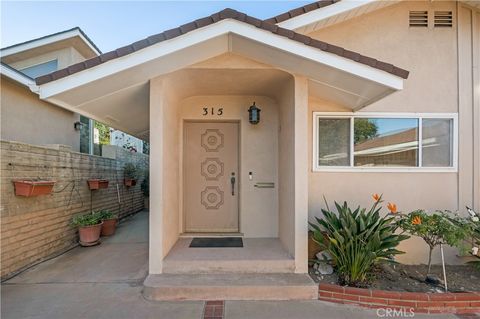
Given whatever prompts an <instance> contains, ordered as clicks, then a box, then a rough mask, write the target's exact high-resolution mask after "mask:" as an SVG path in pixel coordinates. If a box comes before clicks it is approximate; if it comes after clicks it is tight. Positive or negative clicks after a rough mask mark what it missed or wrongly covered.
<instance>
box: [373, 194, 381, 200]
mask: <svg viewBox="0 0 480 319" xmlns="http://www.w3.org/2000/svg"><path fill="white" fill-rule="evenodd" d="M372 198H373V200H374V201H376V202H378V201H379V200H380V195H378V194H377V193H375V194H373V195H372Z"/></svg>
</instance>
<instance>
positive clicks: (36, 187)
mask: <svg viewBox="0 0 480 319" xmlns="http://www.w3.org/2000/svg"><path fill="white" fill-rule="evenodd" d="M12 182H13V185H14V187H15V195H16V196H25V197H32V196H39V195H48V194H50V193H52V190H53V186H54V185H55V181H32V180H14V181H12Z"/></svg>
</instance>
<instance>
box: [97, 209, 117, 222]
mask: <svg viewBox="0 0 480 319" xmlns="http://www.w3.org/2000/svg"><path fill="white" fill-rule="evenodd" d="M97 214H98V216H99V218H100V219H101V220H107V219H114V218H118V216H117V215H116V214H114V213H113V212H111V211H109V210H107V209H104V210H100V211H98V212H97Z"/></svg>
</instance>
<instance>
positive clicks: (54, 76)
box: [35, 0, 409, 85]
mask: <svg viewBox="0 0 480 319" xmlns="http://www.w3.org/2000/svg"><path fill="white" fill-rule="evenodd" d="M335 1H338V0H328V1H320V2H322V3H324V2H335ZM318 5H320V4H318ZM297 11H299V10H297ZM297 11H295V12H297ZM224 19H234V20H237V21H241V22H244V23H248V24H250V25H252V26H255V27H257V28H261V29H263V30H266V31H269V32H272V33H274V34H276V35H279V36H282V37H286V38H289V39H292V40H293V41H297V42H300V43H303V44H305V45H308V46H311V47H314V48H317V49H320V50H322V51H325V52H329V53H332V54H335V55H338V56H341V57H344V58H346V59H349V60H353V61H356V62H358V63H362V64H366V65H369V66H371V67H373V68H376V69H379V70H382V71H385V72H388V73H391V74H393V75H396V76H398V77H401V78H404V79H406V78H407V77H408V74H409V72H408V71H407V70H404V69H401V68H399V67H396V66H394V65H392V64H390V63H386V62H382V61H377V60H376V59H373V58H371V57H367V56H364V55H361V54H359V53H356V52H352V51H348V50H345V49H344V48H341V47H338V46H335V45H331V44H328V43H326V42H323V41H320V40H316V39H313V38H311V37H308V36H306V35H303V34H300V33H296V32H294V31H292V30H289V29H285V28H281V27H279V26H277V25H275V24H273V23H271V22H268V21H267V20H264V21H262V20H260V19H257V18H254V17H251V16H248V15H246V14H244V13H241V12H238V11H236V10H233V9H224V10H222V11H220V12H217V13H215V14H213V15H211V16H209V17H205V18H201V19H198V20H195V21H193V22H190V23H187V24H184V25H182V26H180V27H178V28H173V29H170V30H167V31H164V32H162V33H159V34H155V35H152V36H150V37H148V38H146V39H143V40H140V41H137V42H134V43H132V44H130V45H126V46H124V47H121V48H118V49H116V50H114V51H110V52H106V53H103V54H101V55H99V56H97V57H94V58H91V59H88V60H86V61H84V62H80V63H77V64H73V65H71V66H69V67H68V68H65V69H62V70H58V71H55V72H53V73H50V74H46V75H43V76H40V77H38V78H36V79H35V82H36V83H37V85H42V84H45V83H48V82H52V81H55V80H58V79H60V78H63V77H66V76H68V75H71V74H74V73H77V72H81V71H83V70H85V69H89V68H92V67H95V66H97V65H99V64H102V63H105V62H107V61H110V60H113V59H116V58H118V57H121V56H125V55H128V54H131V53H133V52H135V51H138V50H141V49H144V48H146V47H148V46H151V45H154V44H156V43H159V42H162V41H165V40H169V39H173V38H176V37H178V36H181V35H183V34H186V33H188V32H190V31H193V30H195V29H199V28H203V27H205V26H208V25H211V24H213V23H216V22H218V21H221V20H224Z"/></svg>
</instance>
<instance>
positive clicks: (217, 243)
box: [190, 237, 243, 248]
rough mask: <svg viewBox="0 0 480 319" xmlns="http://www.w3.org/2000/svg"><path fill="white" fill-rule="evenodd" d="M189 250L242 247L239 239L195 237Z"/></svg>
mask: <svg viewBox="0 0 480 319" xmlns="http://www.w3.org/2000/svg"><path fill="white" fill-rule="evenodd" d="M190 247H191V248H221V247H228V248H230V247H243V240H242V238H241V237H217V238H215V237H212V238H209V237H196V238H193V239H192V242H191V243H190Z"/></svg>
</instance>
